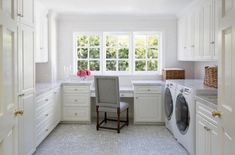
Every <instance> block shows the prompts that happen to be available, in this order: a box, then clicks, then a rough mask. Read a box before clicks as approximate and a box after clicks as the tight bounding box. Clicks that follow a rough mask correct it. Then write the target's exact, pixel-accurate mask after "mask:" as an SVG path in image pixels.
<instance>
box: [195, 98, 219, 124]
mask: <svg viewBox="0 0 235 155" xmlns="http://www.w3.org/2000/svg"><path fill="white" fill-rule="evenodd" d="M196 111H197V114H199V115H200V116H202V117H203V118H205V119H206V120H207V121H209V122H211V123H213V124H215V125H217V124H218V120H217V118H214V117H213V116H212V112H213V111H214V109H212V108H210V107H208V106H206V105H204V104H202V103H200V102H198V101H197V102H196Z"/></svg>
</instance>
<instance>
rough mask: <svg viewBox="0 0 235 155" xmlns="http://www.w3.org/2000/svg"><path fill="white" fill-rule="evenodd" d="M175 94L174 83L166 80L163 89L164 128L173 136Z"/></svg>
mask: <svg viewBox="0 0 235 155" xmlns="http://www.w3.org/2000/svg"><path fill="white" fill-rule="evenodd" d="M175 95H176V84H175V83H173V82H172V81H166V85H165V90H164V109H165V124H166V128H167V129H168V130H169V131H170V132H171V133H172V134H173V135H174V136H175V128H176V126H175Z"/></svg>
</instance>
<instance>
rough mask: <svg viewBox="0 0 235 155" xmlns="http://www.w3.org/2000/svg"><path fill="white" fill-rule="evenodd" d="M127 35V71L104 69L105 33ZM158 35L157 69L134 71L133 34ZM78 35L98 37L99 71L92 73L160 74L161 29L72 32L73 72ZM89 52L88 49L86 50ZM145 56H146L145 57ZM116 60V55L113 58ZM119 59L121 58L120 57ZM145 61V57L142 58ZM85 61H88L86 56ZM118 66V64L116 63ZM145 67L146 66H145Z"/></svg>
mask: <svg viewBox="0 0 235 155" xmlns="http://www.w3.org/2000/svg"><path fill="white" fill-rule="evenodd" d="M122 34H123V35H128V36H129V47H128V48H129V58H128V59H124V60H128V61H129V71H106V36H107V35H122ZM155 34H157V35H158V36H159V38H160V39H159V43H158V49H159V52H158V58H157V60H158V70H157V71H135V60H136V59H135V44H134V36H135V35H155ZM78 35H89V36H90V35H97V36H99V38H100V46H99V48H100V58H99V61H100V71H92V75H127V76H128V75H137V76H138V75H139V76H141V75H149V76H150V75H161V74H162V73H161V69H162V66H163V64H162V63H163V61H164V60H163V55H164V52H163V48H164V47H163V43H164V40H163V39H164V32H162V31H127V32H115V31H111V32H106V31H104V32H74V33H73V72H74V73H75V74H76V73H77V68H78V64H77V62H78V60H79V59H78V57H77V36H78ZM88 54H89V51H88ZM146 58H147V57H146ZM96 60H97V59H96ZM114 60H116V61H118V60H119V59H118V57H117V58H116V59H114ZM120 60H121V59H120ZM143 60H145V61H147V59H143ZM87 61H90V59H89V58H88V59H87ZM117 67H118V64H117ZM146 67H147V66H146ZM117 69H118V68H117Z"/></svg>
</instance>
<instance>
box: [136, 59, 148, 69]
mask: <svg viewBox="0 0 235 155" xmlns="http://www.w3.org/2000/svg"><path fill="white" fill-rule="evenodd" d="M145 70H146V64H145V60H138V61H135V71H145Z"/></svg>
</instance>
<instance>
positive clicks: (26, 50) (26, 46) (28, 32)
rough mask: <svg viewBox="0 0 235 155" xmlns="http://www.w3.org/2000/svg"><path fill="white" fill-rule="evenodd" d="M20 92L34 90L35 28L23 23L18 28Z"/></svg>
mask: <svg viewBox="0 0 235 155" xmlns="http://www.w3.org/2000/svg"><path fill="white" fill-rule="evenodd" d="M18 49H19V50H18V51H19V89H20V90H19V93H21V94H23V93H28V92H33V90H34V30H33V29H31V28H30V27H28V26H24V25H21V26H19V28H18Z"/></svg>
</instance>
